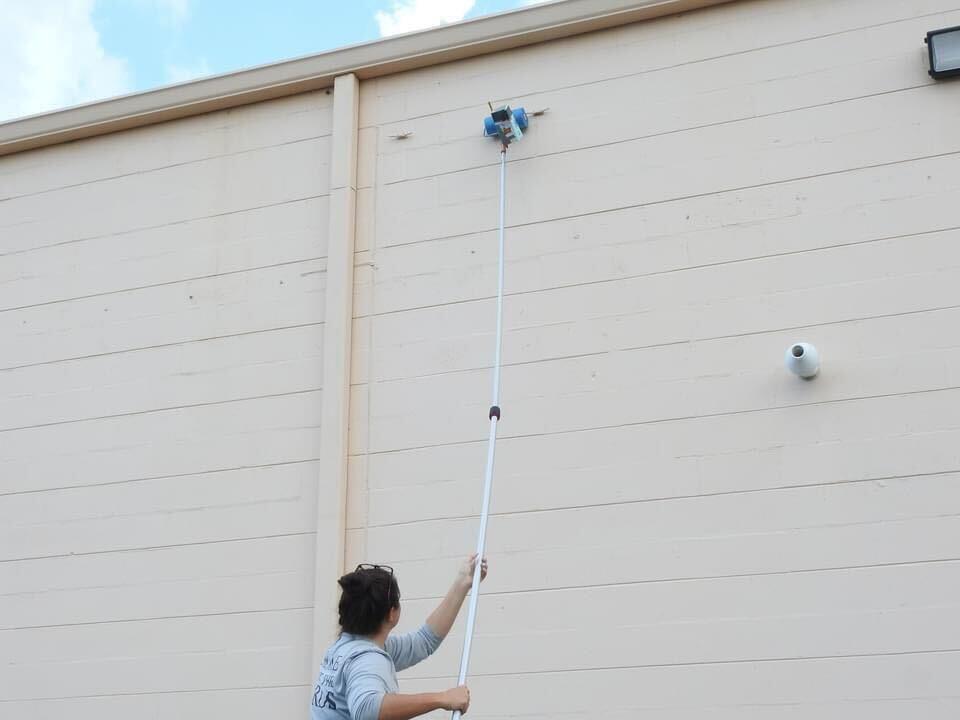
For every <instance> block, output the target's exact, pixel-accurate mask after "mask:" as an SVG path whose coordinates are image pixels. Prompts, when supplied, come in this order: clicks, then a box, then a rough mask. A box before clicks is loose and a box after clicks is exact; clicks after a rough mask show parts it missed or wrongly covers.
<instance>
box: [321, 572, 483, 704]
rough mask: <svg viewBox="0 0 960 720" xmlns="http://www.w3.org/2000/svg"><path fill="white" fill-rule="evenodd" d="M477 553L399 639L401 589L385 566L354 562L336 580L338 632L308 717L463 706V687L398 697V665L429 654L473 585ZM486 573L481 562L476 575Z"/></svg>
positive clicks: (467, 698)
mask: <svg viewBox="0 0 960 720" xmlns="http://www.w3.org/2000/svg"><path fill="white" fill-rule="evenodd" d="M476 566H477V556H476V555H474V556H473V557H471V558H470V559H469V560H467V561H466V562H465V563H464V565H463V567H461V568H460V571H459V572H458V573H457V577H456V579H455V580H454V581H453V585H452V586H451V587H450V590H449V591H448V592H447V594H446V597H444V598H443V600H442V601H441V602H440V604H439V605H438V606H437V608H436V609H435V610H434V611H433V612H432V613H430V616H429V617H428V618H427V621H426V622H425V623H424V624H423V625H422V626H421V627H420V629H418V630H417V631H415V632H412V633H410V634H409V635H402V636H400V637H396V636H391V635H390V633H391V631H392V630H393V629H394V628H395V627H396V626H397V623H398V622H399V621H400V587H399V585H397V579H396V578H395V577H394V575H393V570H392V569H391V568H389V567H386V566H384V565H360V566H358V567H357V569H356V570H354V571H353V572H352V573H347V574H346V575H344V576H343V577H342V578H340V580H339V584H340V589H341V594H340V607H339V610H340V630H341V633H340V637H339V638H337V640H336V642H334V643H333V645H331V646H330V648H329V649H328V650H327V652H326V654H325V655H324V658H323V665H322V666H321V668H320V675H319V676H318V677H317V683H316V686H315V687H314V691H313V698H312V700H311V702H310V716H311V718H312V720H409V718H415V717H417V716H418V715H423V714H424V713H428V712H432V711H434V710H460V711H461V712H464V713H465V712H466V711H467V708H468V707H469V705H470V691H469V690H468V689H467V688H466V687H456V688H451V689H450V690H447V691H445V692H438V693H420V694H417V695H401V694H400V693H399V689H400V688H399V686H398V684H397V675H396V673H397V671H398V670H404V669H406V668H408V667H410V666H411V665H416V664H417V663H418V662H420V661H421V660H424V659H426V658H427V657H429V656H430V655H431V654H432V653H433V652H434V651H435V650H436V649H437V648H438V647H439V646H440V643H441V642H442V641H443V639H444V638H445V637H446V636H447V633H448V632H450V628H451V627H452V626H453V621H454V620H455V619H456V617H457V613H458V612H459V611H460V606H461V605H463V601H464V599H465V598H466V597H467V594H468V593H469V592H470V588H471V587H472V586H473V573H474V570H475V569H476ZM486 576H487V561H486V560H484V561H483V564H482V565H481V568H480V579H481V580H482V579H483V578H485V577H486Z"/></svg>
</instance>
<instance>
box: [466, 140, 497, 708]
mask: <svg viewBox="0 0 960 720" xmlns="http://www.w3.org/2000/svg"><path fill="white" fill-rule="evenodd" d="M506 167H507V148H506V147H503V148H501V150H500V225H499V250H500V252H499V258H500V260H499V269H498V273H497V334H496V352H495V353H494V360H493V402H492V403H491V407H490V436H489V438H488V439H487V471H486V476H485V478H484V482H483V506H482V508H481V510H480V533H479V535H478V537H477V566H476V568H474V571H473V588H472V589H471V591H470V604H469V606H468V610H467V632H466V635H465V636H464V640H463V655H462V657H461V658H460V675H459V678H458V679H457V685H464V684H466V682H467V671H468V670H469V668H470V646H471V645H472V644H473V629H474V626H475V625H476V622H477V602H478V601H479V599H480V573H481V571H482V565H483V556H484V550H485V548H486V544H487V518H488V517H489V515H490V492H491V490H492V488H493V458H494V453H495V451H496V448H497V423H498V422H499V420H500V347H501V345H502V344H503V222H504V202H505V200H504V189H505V185H506V177H507V174H506ZM459 718H460V711H459V710H454V711H453V720H459Z"/></svg>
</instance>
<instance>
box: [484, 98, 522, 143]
mask: <svg viewBox="0 0 960 720" xmlns="http://www.w3.org/2000/svg"><path fill="white" fill-rule="evenodd" d="M529 124H530V120H529V118H528V117H527V111H526V110H524V109H523V108H516V109H511V108H510V106H509V105H504V106H503V107H501V108H498V109H497V110H494V111H493V112H492V113H491V114H490V115H487V117H485V118H484V119H483V134H484V135H486V136H487V137H495V138H499V140H500V142H502V143H503V144H504V145H509V144H510V143H511V142H513V141H514V140H519V139H520V138H522V137H523V131H524V130H526V129H527V126H528V125H529Z"/></svg>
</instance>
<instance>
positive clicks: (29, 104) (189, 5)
mask: <svg viewBox="0 0 960 720" xmlns="http://www.w3.org/2000/svg"><path fill="white" fill-rule="evenodd" d="M535 1H536V0H348V1H347V2H334V1H333V0H274V2H268V1H266V0H246V1H245V0H0V10H2V14H3V22H2V23H0V68H3V72H2V73H0V121H4V120H9V119H12V118H15V117H21V116H24V115H29V114H34V113H38V112H46V111H49V110H55V109H59V108H62V107H66V106H69V105H74V104H78V103H82V102H89V101H92V100H97V99H102V98H105V97H111V96H114V95H118V94H123V93H126V92H133V91H137V90H146V89H149V88H152V87H157V86H159V85H165V84H168V83H171V82H182V81H185V80H189V79H192V78H195V77H201V76H203V75H211V74H217V73H223V72H229V71H231V70H238V69H240V68H245V67H250V66H252V65H260V64H263V63H268V62H273V61H277V60H282V59H284V58H291V57H297V56H300V55H307V54H310V53H316V52H321V51H324V50H330V49H333V48H337V47H341V46H343V45H349V44H352V43H357V42H363V41H367V40H374V39H376V38H378V37H382V36H385V35H391V34H396V33H398V32H409V31H412V30H417V29H422V28H425V27H432V26H436V25H440V24H443V23H445V22H455V21H458V20H462V19H468V18H472V17H478V16H480V15H486V14H489V13H494V12H500V11H503V10H510V9H514V8H517V7H520V6H521V5H529V4H532V3H533V2H535Z"/></svg>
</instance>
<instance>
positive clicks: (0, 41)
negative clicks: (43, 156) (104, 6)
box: [0, 0, 130, 120]
mask: <svg viewBox="0 0 960 720" xmlns="http://www.w3.org/2000/svg"><path fill="white" fill-rule="evenodd" d="M0 4H2V7H3V13H2V14H3V20H2V22H0V68H3V71H2V72H0V120H7V119H10V118H14V117H19V116H22V115H31V114H33V113H39V112H45V111H48V110H55V109H57V108H61V107H64V106H66V105H76V104H78V103H82V102H87V101H90V100H98V99H101V98H105V97H109V96H112V95H120V94H122V93H124V92H127V91H128V90H129V89H130V75H129V71H128V68H127V64H126V62H125V61H124V60H123V59H122V58H118V57H113V56H111V55H109V54H107V52H106V51H105V50H104V49H103V46H102V45H101V44H100V36H99V35H98V34H97V30H96V28H95V27H94V25H93V19H92V14H93V4H94V0H2V3H0Z"/></svg>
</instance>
